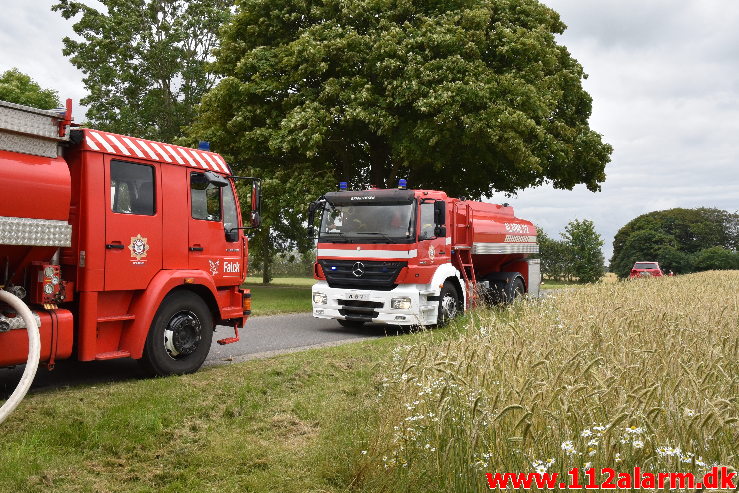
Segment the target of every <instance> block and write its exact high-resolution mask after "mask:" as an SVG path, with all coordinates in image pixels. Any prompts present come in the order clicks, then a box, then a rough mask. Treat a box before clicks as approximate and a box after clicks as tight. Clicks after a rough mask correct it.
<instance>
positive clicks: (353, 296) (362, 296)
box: [346, 293, 369, 301]
mask: <svg viewBox="0 0 739 493" xmlns="http://www.w3.org/2000/svg"><path fill="white" fill-rule="evenodd" d="M346 299H348V300H359V301H367V300H368V299H369V294H368V293H347V295H346Z"/></svg>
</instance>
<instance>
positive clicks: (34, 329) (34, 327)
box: [0, 290, 41, 423]
mask: <svg viewBox="0 0 739 493" xmlns="http://www.w3.org/2000/svg"><path fill="white" fill-rule="evenodd" d="M0 302H4V303H7V304H8V305H10V307H11V308H13V309H14V310H15V311H16V313H18V315H20V316H21V318H23V321H24V322H25V323H26V330H27V332H28V361H27V362H26V368H25V369H24V370H23V376H22V377H21V380H20V382H18V386H17V387H16V388H15V390H14V391H13V393H12V394H11V395H10V397H9V398H8V400H7V401H5V404H3V406H2V407H0V423H2V422H3V421H5V418H7V417H8V415H9V414H10V413H12V412H13V410H14V409H15V408H16V407H18V404H20V402H21V401H22V400H23V397H25V395H26V392H28V389H29V388H30V387H31V383H33V379H34V377H35V376H36V370H37V369H38V362H39V358H40V357H41V336H40V335H39V330H38V324H37V323H36V317H34V316H33V313H31V310H30V309H29V308H28V306H27V305H26V304H25V303H23V301H21V299H20V298H18V297H17V296H15V295H13V294H11V293H8V292H7V291H3V290H0Z"/></svg>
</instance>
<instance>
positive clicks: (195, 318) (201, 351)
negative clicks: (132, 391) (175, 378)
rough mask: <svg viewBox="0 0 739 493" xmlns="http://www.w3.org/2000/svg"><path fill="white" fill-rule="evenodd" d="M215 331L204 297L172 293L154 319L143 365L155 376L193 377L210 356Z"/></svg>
mask: <svg viewBox="0 0 739 493" xmlns="http://www.w3.org/2000/svg"><path fill="white" fill-rule="evenodd" d="M213 329H214V324H213V316H212V315H211V313H210V310H209V309H208V305H206V304H205V301H203V299H202V298H201V297H200V296H198V295H197V294H195V293H192V292H190V291H177V292H174V293H171V294H169V295H167V296H166V297H165V298H164V301H162V305H161V306H160V307H159V310H158V311H157V314H156V315H155V316H154V320H153V321H152V323H151V327H150V328H149V334H148V336H147V337H146V343H145V345H144V355H143V357H142V358H141V360H139V361H140V363H141V365H142V366H143V368H144V370H145V371H146V372H147V373H149V374H151V375H158V376H166V375H183V374H185V373H193V372H195V371H197V369H198V368H200V366H201V365H202V364H203V361H205V357H206V356H208V351H210V343H211V341H212V340H213Z"/></svg>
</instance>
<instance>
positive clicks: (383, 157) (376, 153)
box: [370, 136, 390, 188]
mask: <svg viewBox="0 0 739 493" xmlns="http://www.w3.org/2000/svg"><path fill="white" fill-rule="evenodd" d="M370 152H371V153H372V154H371V155H370V165H371V170H370V179H371V181H372V183H371V184H372V185H374V186H376V187H377V188H385V185H386V183H385V172H386V169H385V168H386V165H387V163H388V161H389V160H390V147H389V146H388V144H387V141H386V140H385V139H384V138H383V137H381V136H373V137H372V139H371V140H370Z"/></svg>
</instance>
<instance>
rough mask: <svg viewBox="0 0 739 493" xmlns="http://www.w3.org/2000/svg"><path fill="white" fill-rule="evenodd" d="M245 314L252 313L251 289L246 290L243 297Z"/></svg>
mask: <svg viewBox="0 0 739 493" xmlns="http://www.w3.org/2000/svg"><path fill="white" fill-rule="evenodd" d="M243 308H244V315H251V290H249V289H247V290H245V291H244V298H243Z"/></svg>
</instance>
